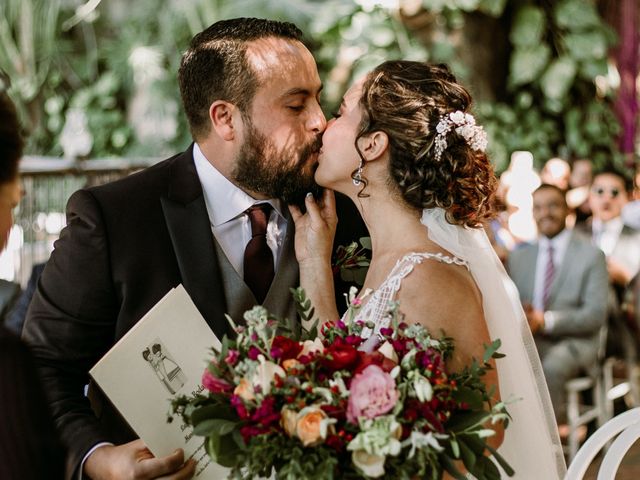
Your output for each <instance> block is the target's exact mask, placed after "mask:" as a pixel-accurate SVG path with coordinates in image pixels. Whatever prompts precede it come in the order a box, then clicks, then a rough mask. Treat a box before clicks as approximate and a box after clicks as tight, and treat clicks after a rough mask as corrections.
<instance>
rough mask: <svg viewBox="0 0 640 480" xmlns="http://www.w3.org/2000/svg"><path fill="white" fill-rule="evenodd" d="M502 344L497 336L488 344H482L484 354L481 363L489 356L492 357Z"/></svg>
mask: <svg viewBox="0 0 640 480" xmlns="http://www.w3.org/2000/svg"><path fill="white" fill-rule="evenodd" d="M501 345H502V342H501V341H500V339H499V338H496V339H495V340H494V341H493V342H491V344H490V345H483V346H484V355H483V356H482V363H487V362H488V361H489V359H490V358H494V355H495V354H496V352H497V351H498V349H499V348H500V346H501Z"/></svg>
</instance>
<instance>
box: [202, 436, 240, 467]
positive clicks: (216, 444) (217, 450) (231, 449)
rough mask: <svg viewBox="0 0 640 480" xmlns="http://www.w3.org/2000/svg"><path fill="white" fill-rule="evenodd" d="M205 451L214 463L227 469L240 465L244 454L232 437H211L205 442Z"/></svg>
mask: <svg viewBox="0 0 640 480" xmlns="http://www.w3.org/2000/svg"><path fill="white" fill-rule="evenodd" d="M205 449H206V450H207V453H208V454H209V456H210V457H211V459H212V460H213V461H214V462H216V463H219V464H220V465H222V466H223V467H227V468H233V467H235V466H236V465H238V462H239V460H240V458H241V453H242V450H241V449H240V448H239V447H238V445H237V443H236V442H235V441H234V439H233V437H232V436H231V435H225V436H222V437H220V436H217V435H211V436H210V437H208V438H207V440H206V442H205Z"/></svg>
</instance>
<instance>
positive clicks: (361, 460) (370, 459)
mask: <svg viewBox="0 0 640 480" xmlns="http://www.w3.org/2000/svg"><path fill="white" fill-rule="evenodd" d="M351 460H352V461H353V464H354V465H355V466H356V467H358V468H359V469H360V470H362V473H364V474H365V475H366V476H367V477H369V478H378V477H381V476H383V475H384V462H385V460H386V457H383V456H381V455H371V454H369V453H367V452H366V451H364V450H356V451H355V452H353V453H352V454H351Z"/></svg>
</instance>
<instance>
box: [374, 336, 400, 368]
mask: <svg viewBox="0 0 640 480" xmlns="http://www.w3.org/2000/svg"><path fill="white" fill-rule="evenodd" d="M378 351H379V352H380V353H381V354H382V355H384V356H385V357H387V358H388V359H389V360H391V361H392V362H394V363H398V354H397V353H396V351H395V350H394V348H393V345H391V344H390V343H389V342H388V341H385V342H384V343H383V344H382V345H381V346H380V348H378Z"/></svg>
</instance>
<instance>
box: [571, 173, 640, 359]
mask: <svg viewBox="0 0 640 480" xmlns="http://www.w3.org/2000/svg"><path fill="white" fill-rule="evenodd" d="M629 183H630V182H628V180H627V179H626V178H625V176H624V175H623V174H622V173H621V172H618V171H617V170H614V169H608V170H603V171H601V172H599V173H597V174H596V175H595V176H594V177H593V182H592V184H591V189H590V191H589V205H590V207H591V211H592V212H593V215H592V217H591V219H590V221H588V222H587V223H585V224H584V225H583V226H582V228H581V230H582V231H583V232H585V233H586V234H587V236H588V237H589V238H590V239H591V242H592V243H593V245H595V246H596V247H598V248H600V250H602V251H603V252H604V254H605V256H606V258H607V271H608V274H609V284H610V290H609V299H608V317H609V335H608V345H607V349H608V353H609V354H614V355H621V356H623V357H624V358H627V359H630V360H631V359H635V358H636V357H637V352H636V350H637V348H636V346H635V345H634V344H633V342H631V341H630V340H631V338H632V337H631V336H630V335H629V333H630V332H629V326H628V325H627V323H626V321H625V319H624V315H623V313H622V303H623V299H624V296H625V292H626V291H627V289H628V288H629V286H630V284H631V280H632V279H633V278H634V277H636V276H637V275H638V271H640V232H639V231H637V230H635V229H633V228H632V227H630V226H628V225H625V224H624V222H623V219H622V209H623V208H624V206H625V205H626V204H627V202H628V198H629V194H628V191H629V189H630V185H629Z"/></svg>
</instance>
